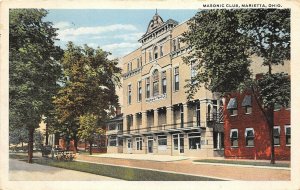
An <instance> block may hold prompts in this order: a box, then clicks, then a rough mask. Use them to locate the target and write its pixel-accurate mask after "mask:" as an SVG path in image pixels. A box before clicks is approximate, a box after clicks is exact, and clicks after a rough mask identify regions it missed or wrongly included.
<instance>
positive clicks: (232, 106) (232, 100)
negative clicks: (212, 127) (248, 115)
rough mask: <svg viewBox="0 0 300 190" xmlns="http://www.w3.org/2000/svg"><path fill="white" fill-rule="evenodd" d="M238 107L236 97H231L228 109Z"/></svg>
mask: <svg viewBox="0 0 300 190" xmlns="http://www.w3.org/2000/svg"><path fill="white" fill-rule="evenodd" d="M236 108H237V101H236V98H230V100H229V102H228V105H227V109H236Z"/></svg>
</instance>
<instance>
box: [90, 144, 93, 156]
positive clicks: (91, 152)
mask: <svg viewBox="0 0 300 190" xmlns="http://www.w3.org/2000/svg"><path fill="white" fill-rule="evenodd" d="M92 145H93V143H92V142H90V155H92V154H93V151H92Z"/></svg>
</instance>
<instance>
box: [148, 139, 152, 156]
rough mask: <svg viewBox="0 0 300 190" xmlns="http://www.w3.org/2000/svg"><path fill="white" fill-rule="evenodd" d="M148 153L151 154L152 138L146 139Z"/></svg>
mask: <svg viewBox="0 0 300 190" xmlns="http://www.w3.org/2000/svg"><path fill="white" fill-rule="evenodd" d="M148 153H149V154H151V153H153V137H148Z"/></svg>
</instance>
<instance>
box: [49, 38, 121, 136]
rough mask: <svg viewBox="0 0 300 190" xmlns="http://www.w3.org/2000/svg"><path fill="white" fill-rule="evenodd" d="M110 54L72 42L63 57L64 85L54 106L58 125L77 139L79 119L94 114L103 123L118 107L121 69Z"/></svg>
mask: <svg viewBox="0 0 300 190" xmlns="http://www.w3.org/2000/svg"><path fill="white" fill-rule="evenodd" d="M108 55H110V54H109V53H108V52H105V51H103V50H102V49H100V48H97V49H93V48H91V47H88V46H87V45H84V46H83V47H80V46H76V45H74V44H73V43H72V42H70V43H68V45H67V50H66V51H65V53H64V56H63V58H62V65H63V70H64V81H63V86H62V88H61V89H60V90H59V92H58V95H57V96H56V97H55V99H54V103H55V106H56V112H57V116H58V119H59V122H60V123H61V124H63V125H64V126H65V129H71V130H69V131H71V132H72V136H73V138H74V139H75V140H76V138H77V137H76V135H77V132H78V127H79V117H80V116H84V115H86V114H94V115H97V117H98V119H99V120H100V121H104V120H105V119H107V117H108V115H109V113H110V111H111V109H113V107H116V106H117V105H118V96H117V95H116V92H115V87H116V85H120V73H121V70H120V68H118V67H117V61H116V60H109V59H108V58H107V57H108Z"/></svg>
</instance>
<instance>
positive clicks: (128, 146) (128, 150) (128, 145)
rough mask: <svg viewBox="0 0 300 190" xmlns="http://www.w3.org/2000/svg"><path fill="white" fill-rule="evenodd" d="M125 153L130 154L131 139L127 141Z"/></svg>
mask: <svg viewBox="0 0 300 190" xmlns="http://www.w3.org/2000/svg"><path fill="white" fill-rule="evenodd" d="M127 152H128V153H132V141H131V139H127Z"/></svg>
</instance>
